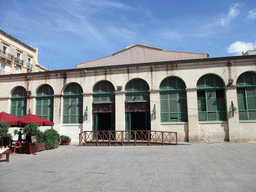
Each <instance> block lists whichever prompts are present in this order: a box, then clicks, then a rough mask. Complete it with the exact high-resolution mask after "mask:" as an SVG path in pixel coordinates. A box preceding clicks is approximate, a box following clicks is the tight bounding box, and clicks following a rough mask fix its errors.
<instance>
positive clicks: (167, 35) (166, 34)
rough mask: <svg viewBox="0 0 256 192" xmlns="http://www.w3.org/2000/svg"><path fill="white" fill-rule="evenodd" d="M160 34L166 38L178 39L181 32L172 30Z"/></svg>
mask: <svg viewBox="0 0 256 192" xmlns="http://www.w3.org/2000/svg"><path fill="white" fill-rule="evenodd" d="M162 35H163V36H164V37H165V38H167V39H180V38H181V37H182V34H180V33H177V32H172V31H167V32H163V33H162Z"/></svg>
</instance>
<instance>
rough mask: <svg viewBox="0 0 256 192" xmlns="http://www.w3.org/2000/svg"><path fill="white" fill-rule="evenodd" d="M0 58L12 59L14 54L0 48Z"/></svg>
mask: <svg viewBox="0 0 256 192" xmlns="http://www.w3.org/2000/svg"><path fill="white" fill-rule="evenodd" d="M0 58H1V59H5V60H7V61H13V59H14V56H13V55H11V54H9V53H6V52H3V51H2V50H0Z"/></svg>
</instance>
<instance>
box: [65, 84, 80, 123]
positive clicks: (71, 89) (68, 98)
mask: <svg viewBox="0 0 256 192" xmlns="http://www.w3.org/2000/svg"><path fill="white" fill-rule="evenodd" d="M82 122H83V96H82V88H81V86H80V85H78V84H77V83H71V84H69V85H68V86H67V87H66V88H65V89H64V95H63V123H64V124H65V123H71V124H72V123H82Z"/></svg>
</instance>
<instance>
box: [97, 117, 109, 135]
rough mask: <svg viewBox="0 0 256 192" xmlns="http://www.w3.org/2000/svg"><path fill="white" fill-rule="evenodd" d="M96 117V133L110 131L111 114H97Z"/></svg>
mask: <svg viewBox="0 0 256 192" xmlns="http://www.w3.org/2000/svg"><path fill="white" fill-rule="evenodd" d="M97 115H98V131H110V130H111V113H97Z"/></svg>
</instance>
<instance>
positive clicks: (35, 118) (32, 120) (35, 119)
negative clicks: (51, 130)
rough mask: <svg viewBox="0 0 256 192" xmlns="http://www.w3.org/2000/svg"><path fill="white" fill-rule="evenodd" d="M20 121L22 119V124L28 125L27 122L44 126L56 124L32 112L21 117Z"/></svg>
mask: <svg viewBox="0 0 256 192" xmlns="http://www.w3.org/2000/svg"><path fill="white" fill-rule="evenodd" d="M19 121H20V125H26V124H30V123H37V124H39V125H43V126H53V125H54V123H53V122H51V121H48V120H47V119H44V118H42V117H39V116H37V115H33V114H31V113H30V114H27V115H24V116H22V117H20V118H19Z"/></svg>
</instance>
